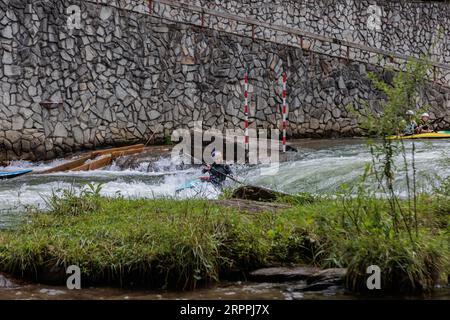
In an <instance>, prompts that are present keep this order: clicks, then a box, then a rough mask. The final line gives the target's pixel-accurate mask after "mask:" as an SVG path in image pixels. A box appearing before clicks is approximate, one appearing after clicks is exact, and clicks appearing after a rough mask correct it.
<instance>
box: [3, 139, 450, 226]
mask: <svg viewBox="0 0 450 320" xmlns="http://www.w3.org/2000/svg"><path fill="white" fill-rule="evenodd" d="M415 144H416V159H415V161H416V167H417V175H418V181H419V189H424V190H426V191H431V189H432V184H439V179H444V178H448V177H450V163H449V162H450V141H448V140H447V141H444V140H434V141H431V140H430V141H425V142H422V141H421V142H416V143H415ZM294 145H295V146H296V147H297V148H298V151H299V152H298V153H296V154H291V155H290V156H289V159H290V161H287V162H282V163H281V164H280V165H279V168H278V170H276V171H273V172H272V174H270V175H262V174H261V169H260V167H258V166H253V167H245V166H234V167H233V170H234V172H235V176H236V177H239V179H240V180H241V181H243V182H247V183H251V184H254V185H261V186H266V187H269V188H272V189H274V190H279V191H284V192H288V193H298V192H311V193H321V194H323V193H331V194H333V193H336V192H337V191H339V190H340V188H341V186H342V184H352V183H354V182H355V181H357V179H358V178H359V177H360V176H361V174H362V172H363V169H364V165H365V164H366V163H368V162H370V159H371V157H370V153H369V151H368V148H367V146H366V145H365V144H364V142H363V140H359V139H346V140H320V141H317V140H301V141H296V142H294ZM410 146H411V143H410V142H407V147H410ZM61 162H62V160H55V161H52V162H50V163H30V162H24V161H14V162H12V163H11V164H10V165H9V166H8V167H0V171H9V170H19V169H24V168H31V169H34V170H36V171H39V170H44V169H47V168H50V167H52V166H55V165H58V164H60V163H61ZM402 163H403V160H402V158H401V157H398V159H397V164H398V167H399V168H400V169H401V168H402ZM401 172H402V170H400V173H399V174H398V175H397V183H398V185H399V190H400V191H402V190H403V192H404V190H405V176H404V175H403V174H402V173H401ZM200 175H201V168H200V167H190V168H188V169H184V170H179V169H177V166H175V165H174V164H173V163H172V162H171V160H170V157H169V155H167V156H166V157H164V156H163V157H162V158H161V159H160V160H158V161H156V162H155V163H152V164H151V165H150V164H149V163H145V162H144V163H141V164H140V165H139V167H138V168H136V169H134V170H129V169H126V170H121V169H120V168H118V167H117V166H116V165H112V166H111V167H109V168H106V169H104V170H96V171H90V172H72V173H55V174H48V175H28V176H24V177H20V178H17V179H13V180H6V181H1V183H0V226H1V225H5V224H6V225H7V224H8V223H9V222H11V219H12V220H14V218H15V216H16V215H17V214H18V213H19V212H22V211H23V210H24V208H26V207H27V206H35V207H40V208H44V207H45V198H46V197H48V196H50V195H51V194H52V192H57V191H58V190H60V189H67V188H71V187H77V186H80V185H84V184H87V183H102V184H103V188H102V191H101V192H102V194H103V195H105V196H109V197H116V196H123V197H126V198H154V197H179V198H180V197H181V198H183V197H192V196H197V197H207V198H216V197H217V196H218V195H219V193H218V192H217V191H216V190H215V189H214V188H212V187H211V186H208V185H205V186H203V187H202V188H201V189H200V192H198V190H197V191H195V193H194V192H182V193H179V194H176V192H175V191H176V189H177V187H179V186H180V185H182V184H183V183H184V182H186V181H188V180H190V179H192V178H195V177H198V176H200ZM435 176H438V177H439V178H435ZM429 178H431V181H432V183H430V182H429V181H430V179H429Z"/></svg>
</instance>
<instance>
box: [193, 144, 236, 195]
mask: <svg viewBox="0 0 450 320" xmlns="http://www.w3.org/2000/svg"><path fill="white" fill-rule="evenodd" d="M213 159H214V163H213V164H212V165H207V166H206V167H205V168H204V169H203V170H202V172H203V173H207V172H208V173H209V176H208V177H201V178H200V179H201V180H202V181H208V182H211V183H212V184H214V185H215V186H218V187H222V185H223V183H224V182H225V180H226V179H227V176H228V175H230V174H232V171H231V169H230V166H229V165H227V164H224V163H223V157H222V153H221V152H220V151H215V152H214V155H213Z"/></svg>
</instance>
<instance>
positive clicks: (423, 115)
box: [420, 112, 430, 118]
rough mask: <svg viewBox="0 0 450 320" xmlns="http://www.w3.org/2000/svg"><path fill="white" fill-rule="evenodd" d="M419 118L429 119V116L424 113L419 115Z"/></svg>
mask: <svg viewBox="0 0 450 320" xmlns="http://www.w3.org/2000/svg"><path fill="white" fill-rule="evenodd" d="M420 117H421V118H424V117H427V118H429V117H430V115H429V114H428V113H426V112H424V113H422V115H421V116H420Z"/></svg>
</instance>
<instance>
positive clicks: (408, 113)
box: [406, 110, 414, 116]
mask: <svg viewBox="0 0 450 320" xmlns="http://www.w3.org/2000/svg"><path fill="white" fill-rule="evenodd" d="M406 115H407V116H413V115H414V111H412V110H408V111H406Z"/></svg>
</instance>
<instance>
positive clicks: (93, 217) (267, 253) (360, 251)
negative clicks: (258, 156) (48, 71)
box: [0, 186, 450, 292]
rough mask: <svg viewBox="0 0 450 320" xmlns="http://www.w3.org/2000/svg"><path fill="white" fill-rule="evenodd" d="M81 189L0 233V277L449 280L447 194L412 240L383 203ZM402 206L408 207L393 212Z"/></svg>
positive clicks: (424, 202) (431, 203)
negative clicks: (129, 194) (241, 205)
mask: <svg viewBox="0 0 450 320" xmlns="http://www.w3.org/2000/svg"><path fill="white" fill-rule="evenodd" d="M99 191H100V189H99V188H96V187H94V186H91V187H90V188H88V191H85V192H82V193H81V194H80V193H79V192H78V193H76V192H74V191H66V192H65V193H63V194H60V195H56V194H55V195H54V196H53V197H52V198H51V199H49V202H48V203H49V207H50V211H48V212H30V213H29V214H28V215H27V223H23V224H22V225H20V226H18V227H17V228H15V229H14V230H3V231H1V232H0V271H2V272H7V273H11V274H15V275H18V276H23V277H26V278H29V279H33V280H37V281H42V282H50V283H58V284H61V285H64V284H65V279H66V277H67V276H66V274H65V270H66V268H67V267H68V266H69V265H78V266H80V268H81V271H82V281H83V284H84V285H87V284H96V285H106V284H108V285H118V286H131V285H135V286H146V287H172V288H178V289H193V288H195V287H196V286H198V285H199V284H201V285H204V284H207V283H211V282H215V281H220V280H221V279H227V278H230V277H233V278H235V277H236V276H241V277H244V276H245V275H246V274H247V273H248V272H249V271H251V270H254V269H256V268H259V267H265V266H274V265H291V264H308V265H316V266H321V267H347V268H348V272H347V276H346V279H345V284H346V287H347V288H348V289H349V290H351V291H365V290H366V279H367V276H368V275H367V274H366V268H367V267H368V266H370V265H378V266H379V267H380V268H381V271H382V277H381V280H382V289H383V290H385V291H392V292H411V291H413V292H421V291H426V290H431V289H432V288H433V286H434V285H436V284H438V283H442V282H446V281H447V277H448V273H449V246H448V244H449V233H448V230H449V225H448V224H449V215H448V213H449V212H450V201H449V198H448V194H446V195H445V194H444V195H441V196H436V197H439V199H437V198H435V197H431V196H426V195H421V196H420V197H419V199H418V202H417V212H418V215H417V221H418V233H417V237H415V238H414V241H411V239H410V236H409V232H408V230H407V228H406V227H405V226H404V225H403V226H402V225H401V224H399V225H398V230H397V232H394V231H393V229H392V227H391V226H392V215H390V214H389V212H390V206H389V203H388V202H387V201H385V200H380V199H375V198H363V197H362V196H360V197H356V198H355V197H348V196H345V194H344V193H343V194H342V195H339V196H338V197H337V198H334V199H328V198H327V199H325V198H320V199H319V198H316V197H307V198H308V201H303V199H305V195H301V196H300V197H299V199H300V200H299V199H295V197H293V198H292V199H281V200H280V201H282V202H284V203H289V204H290V206H288V207H285V208H282V209H280V210H279V211H275V212H261V213H251V214H250V213H247V212H242V211H240V210H239V209H237V208H234V207H230V206H228V207H224V206H222V205H220V204H219V202H215V201H211V200H173V199H160V200H127V199H123V198H119V199H110V198H103V197H101V196H100V195H99ZM399 205H400V206H401V207H404V208H406V207H407V206H408V205H409V204H408V202H407V201H402V202H401V203H400V204H399Z"/></svg>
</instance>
